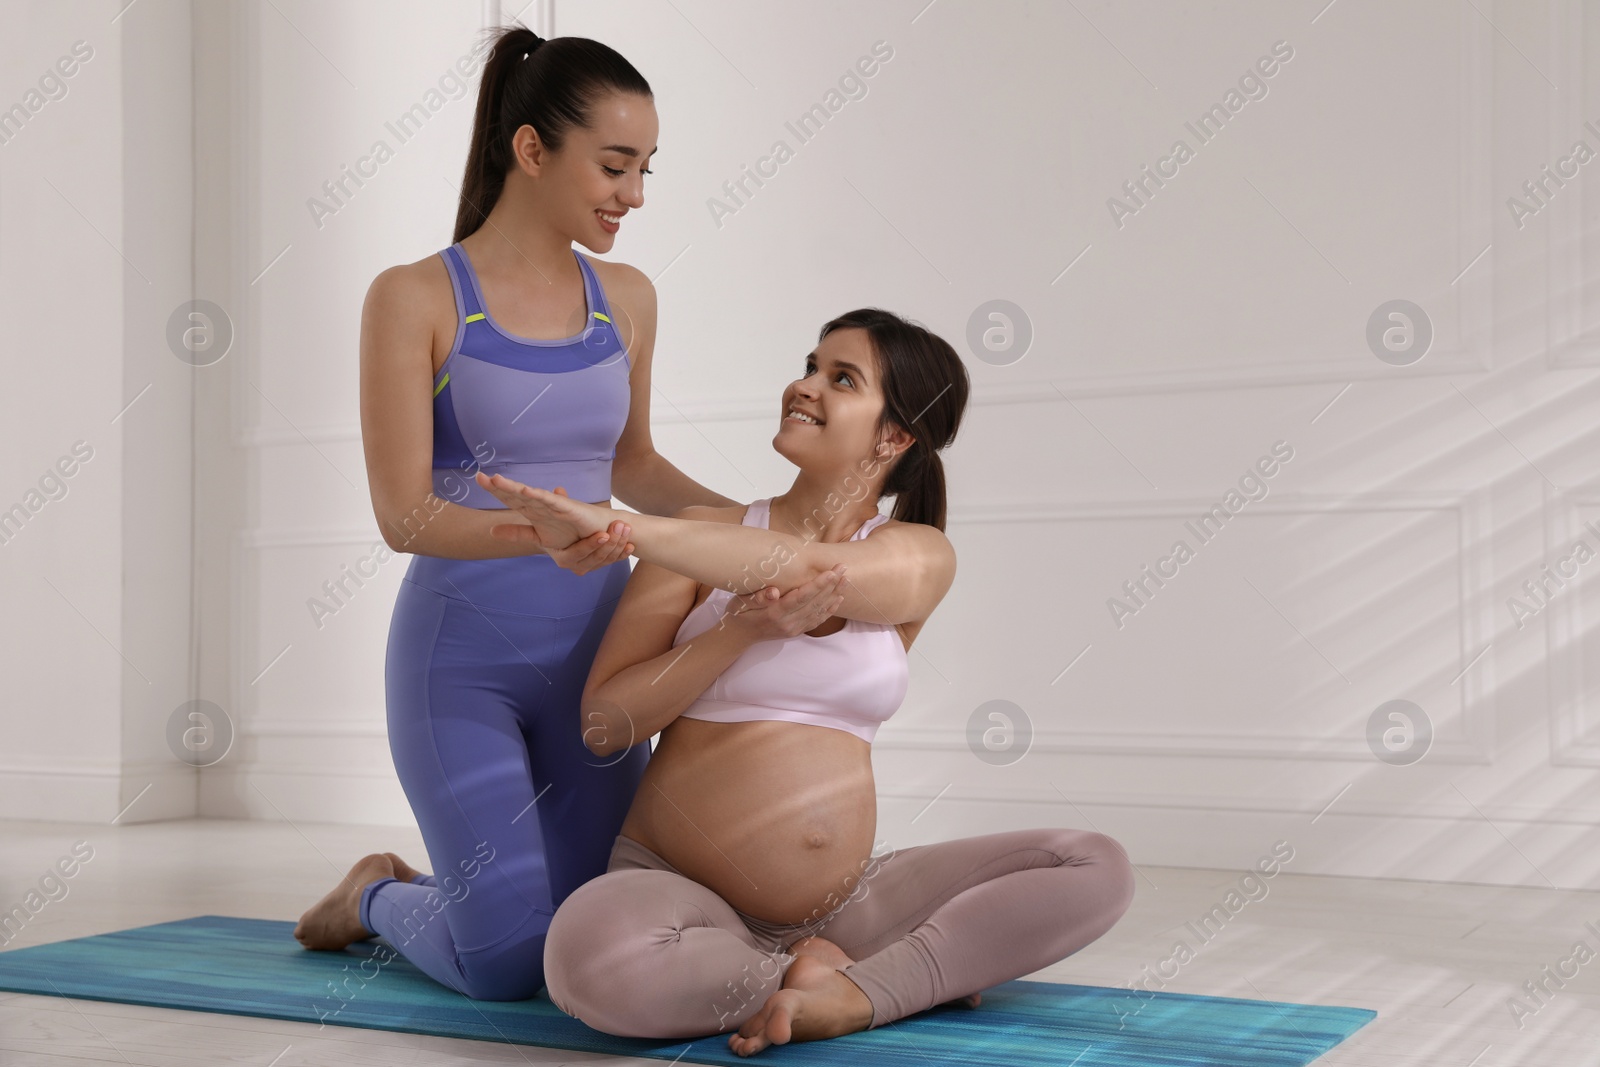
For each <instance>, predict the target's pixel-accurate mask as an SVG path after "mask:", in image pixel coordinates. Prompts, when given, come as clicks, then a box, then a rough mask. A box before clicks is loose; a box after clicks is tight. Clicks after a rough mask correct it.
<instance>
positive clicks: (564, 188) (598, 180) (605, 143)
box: [541, 92, 660, 253]
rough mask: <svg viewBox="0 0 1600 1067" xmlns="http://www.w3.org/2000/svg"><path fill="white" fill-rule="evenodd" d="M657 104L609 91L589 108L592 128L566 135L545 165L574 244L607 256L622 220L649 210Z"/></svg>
mask: <svg viewBox="0 0 1600 1067" xmlns="http://www.w3.org/2000/svg"><path fill="white" fill-rule="evenodd" d="M659 129H660V126H659V123H658V120H657V118H656V106H655V102H654V101H652V100H651V99H650V98H649V97H648V96H640V95H639V94H637V93H615V92H614V93H607V94H606V95H604V96H602V97H600V98H599V99H598V100H596V101H595V102H594V104H593V105H592V106H591V107H590V110H589V125H588V126H587V127H584V126H574V127H573V128H572V129H571V130H569V131H567V134H566V137H565V138H564V139H563V141H562V144H561V150H560V151H559V152H555V153H553V154H552V155H551V156H550V157H549V158H548V162H547V163H546V164H545V166H544V167H541V171H542V172H543V176H544V177H548V178H550V179H552V182H551V184H552V185H553V186H554V187H555V188H557V189H559V190H560V193H559V194H558V195H559V199H560V203H559V205H553V206H555V207H556V210H557V212H558V213H559V215H560V216H561V218H562V219H563V220H564V222H565V224H566V229H567V230H568V232H569V233H570V234H571V235H572V239H573V240H574V241H577V242H579V243H580V244H582V245H583V246H584V247H585V248H588V249H590V250H591V251H593V252H602V253H603V252H608V251H610V250H611V246H612V244H613V242H614V239H615V237H616V234H617V231H618V229H619V228H620V226H621V222H622V216H624V215H626V214H627V213H628V212H629V211H632V210H633V209H635V208H640V207H643V206H644V176H645V175H646V174H649V173H650V160H651V158H652V157H653V156H654V154H655V150H656V136H657V133H658V132H659Z"/></svg>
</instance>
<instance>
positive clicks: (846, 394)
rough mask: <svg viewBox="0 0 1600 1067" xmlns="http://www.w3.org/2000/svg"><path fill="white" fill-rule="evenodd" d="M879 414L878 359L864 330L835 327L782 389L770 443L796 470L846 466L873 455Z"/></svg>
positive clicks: (893, 430)
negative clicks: (776, 429) (777, 418)
mask: <svg viewBox="0 0 1600 1067" xmlns="http://www.w3.org/2000/svg"><path fill="white" fill-rule="evenodd" d="M882 412H883V389H882V382H881V381H880V379H879V377H878V358H877V354H876V353H875V352H874V351H873V349H872V341H871V339H870V337H869V336H868V334H867V331H866V330H862V329H858V328H854V327H846V328H841V329H836V330H834V331H832V332H831V333H829V334H828V336H826V337H824V338H823V339H822V340H821V341H819V342H818V343H817V347H816V348H815V349H814V350H813V351H812V352H810V353H808V354H807V355H806V357H805V368H804V373H803V375H802V376H801V377H800V378H797V379H796V380H795V381H793V382H791V383H790V384H789V386H788V387H787V388H786V389H784V391H783V411H782V412H781V414H780V418H781V420H782V421H781V422H780V424H779V428H778V434H777V436H776V437H774V438H773V439H772V447H773V448H775V449H777V450H778V453H779V454H780V455H782V456H783V457H784V458H785V459H787V460H789V462H791V463H793V464H794V465H795V466H797V467H800V468H806V467H821V468H827V467H834V466H839V467H843V466H849V465H852V464H854V463H856V462H857V461H859V460H862V459H866V458H869V457H871V456H873V455H874V454H875V449H876V448H877V446H878V444H879V440H880V438H879V434H878V419H879V416H880V415H881V414H882ZM797 415H798V416H800V417H797ZM894 432H895V428H894V427H892V426H891V427H888V428H887V433H888V434H890V435H893V434H894ZM901 433H902V434H903V431H901ZM907 440H909V438H907ZM896 450H897V451H898V449H896ZM882 458H884V459H889V458H892V457H887V456H886V457H882Z"/></svg>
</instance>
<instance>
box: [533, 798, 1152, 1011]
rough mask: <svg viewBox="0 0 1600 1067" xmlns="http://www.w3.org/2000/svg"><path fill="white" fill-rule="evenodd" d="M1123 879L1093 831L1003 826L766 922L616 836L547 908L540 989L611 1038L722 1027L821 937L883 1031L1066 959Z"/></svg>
mask: <svg viewBox="0 0 1600 1067" xmlns="http://www.w3.org/2000/svg"><path fill="white" fill-rule="evenodd" d="M1133 883H1134V874H1133V868H1132V866H1131V865H1130V864H1129V862H1128V858H1127V855H1126V854H1125V853H1124V852H1123V850H1122V846H1121V845H1119V844H1118V843H1117V842H1116V841H1115V840H1113V839H1112V838H1109V837H1106V836H1105V835H1103V834H1098V833H1093V832H1091V831H1088V830H1067V829H1037V830H1011V831H1007V832H1005V833H998V834H985V835H983V836H981V837H964V838H960V839H958V840H955V841H941V842H938V843H936V844H932V845H917V846H915V847H912V848H902V849H896V850H895V851H893V852H889V853H887V854H884V855H881V856H878V857H876V858H875V860H873V861H870V862H869V865H868V866H867V867H866V868H865V870H864V873H863V875H862V877H861V879H860V880H859V881H858V882H857V884H856V886H855V887H854V888H853V889H852V891H851V892H850V895H849V897H847V898H846V899H845V900H844V901H843V902H842V903H840V904H839V905H838V906H837V907H835V908H834V909H833V910H832V911H830V912H828V913H827V914H826V915H820V916H818V917H817V918H815V919H812V920H809V921H806V922H801V923H792V924H784V923H771V922H765V921H763V920H761V919H757V918H754V917H752V916H749V915H746V914H744V913H743V912H741V911H737V910H735V909H734V908H733V907H732V906H731V905H729V904H728V903H727V902H726V901H725V900H723V899H722V898H721V897H719V896H718V895H717V894H716V893H714V892H712V891H711V890H710V889H707V888H706V887H705V886H703V885H701V884H700V883H699V882H696V881H694V880H692V879H690V878H688V877H686V876H684V875H683V874H681V873H679V872H678V870H677V869H676V868H674V867H673V866H672V865H671V864H669V863H667V861H666V860H664V859H662V858H661V857H660V856H658V855H656V853H654V852H652V851H651V850H650V849H648V848H646V847H645V846H643V845H642V844H640V843H639V842H637V841H635V840H633V839H632V838H630V837H626V836H623V835H618V837H617V839H616V843H615V844H614V846H613V847H612V850H611V859H610V862H609V865H608V866H607V869H606V873H605V874H602V875H600V876H599V877H598V878H595V879H593V880H591V881H589V882H586V883H584V884H583V885H581V886H579V887H578V889H577V890H576V891H574V892H573V894H572V895H571V896H569V897H568V898H567V899H566V900H565V902H563V903H562V904H561V906H560V907H559V908H557V909H556V914H555V918H554V919H552V920H551V922H550V930H549V933H548V935H547V938H546V940H545V948H544V972H545V989H546V991H547V992H548V993H549V996H550V999H551V1001H552V1002H554V1004H555V1005H556V1007H558V1008H560V1009H561V1010H562V1011H564V1012H566V1013H567V1014H568V1015H571V1016H574V1017H576V1018H578V1019H580V1020H582V1021H583V1022H584V1023H587V1024H588V1025H589V1026H591V1027H593V1028H594V1029H596V1030H600V1031H603V1032H605V1033H608V1034H615V1035H618V1036H622V1037H647V1038H679V1037H701V1036H705V1035H707V1034H713V1033H722V1032H724V1031H727V1030H730V1029H736V1028H737V1027H738V1026H739V1025H740V1024H741V1023H742V1022H743V1021H744V1020H745V1019H747V1018H749V1017H750V1016H751V1015H753V1014H755V1013H756V1012H757V1011H759V1010H760V1008H761V1005H762V1004H764V1003H766V999H767V997H769V996H771V995H772V993H774V992H775V991H776V990H778V989H780V988H782V986H783V975H784V972H785V971H786V970H787V968H788V966H789V964H790V963H792V962H793V961H794V959H795V957H794V956H792V955H790V954H789V953H788V952H787V951H785V950H786V949H787V948H788V947H789V946H790V945H791V944H793V943H794V942H795V941H798V940H799V939H800V938H802V937H807V936H810V935H813V934H815V935H817V936H819V937H822V938H825V939H826V940H828V941H831V942H833V943H834V944H836V945H838V946H839V947H840V948H842V949H843V950H844V951H845V954H846V955H848V956H849V957H850V958H851V959H853V960H855V961H856V962H855V963H853V964H851V965H850V966H848V967H846V968H844V970H843V972H842V973H843V974H844V975H845V976H846V977H848V978H849V979H850V980H851V981H853V982H855V984H856V985H858V986H860V987H861V990H862V992H864V993H866V995H867V999H868V1000H870V1001H871V1002H872V1026H873V1027H879V1026H883V1025H884V1024H886V1023H890V1022H893V1021H895V1020H896V1019H902V1018H904V1017H906V1016H907V1015H911V1014H913V1013H915V1012H919V1011H923V1010H925V1009H927V1008H931V1007H933V1006H934V1005H936V1004H941V1003H944V1002H945V1001H948V1000H954V999H956V998H958V997H964V996H968V995H970V994H972V993H977V992H980V991H982V990H984V989H987V988H989V987H990V986H994V985H998V984H1000V983H1001V982H1007V981H1010V980H1011V979H1014V978H1020V977H1022V976H1023V975H1026V974H1031V973H1033V972H1034V971H1037V970H1039V969H1040V968H1043V967H1048V966H1049V965H1051V964H1053V963H1056V962H1058V961H1060V960H1063V959H1065V958H1066V957H1068V956H1070V955H1072V954H1073V953H1074V952H1077V951H1078V950H1079V949H1081V948H1083V946H1085V945H1087V944H1089V943H1090V942H1092V941H1094V940H1095V939H1096V938H1098V937H1100V936H1101V935H1102V934H1104V933H1105V932H1106V931H1107V930H1109V929H1110V928H1111V926H1112V924H1113V923H1115V922H1116V921H1117V920H1118V919H1119V918H1121V917H1122V914H1123V912H1125V911H1127V909H1128V905H1129V904H1130V903H1131V902H1132V900H1133Z"/></svg>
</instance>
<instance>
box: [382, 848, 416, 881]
mask: <svg viewBox="0 0 1600 1067" xmlns="http://www.w3.org/2000/svg"><path fill="white" fill-rule="evenodd" d="M384 855H385V856H388V857H389V862H390V863H392V864H394V876H395V877H396V878H398V879H400V880H401V881H402V882H409V881H412V880H413V879H414V878H416V877H417V875H419V874H421V873H422V872H421V871H419V870H417V869H416V868H415V867H413V866H411V864H409V863H407V862H406V861H405V860H403V859H401V858H400V857H399V856H396V855H395V854H394V853H393V852H385V853H384Z"/></svg>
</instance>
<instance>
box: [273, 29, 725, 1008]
mask: <svg viewBox="0 0 1600 1067" xmlns="http://www.w3.org/2000/svg"><path fill="white" fill-rule="evenodd" d="M656 133H657V121H656V113H655V107H654V104H653V102H652V96H651V92H650V87H649V85H648V84H647V83H646V82H645V80H644V79H643V78H642V77H641V76H640V75H639V73H638V71H636V70H635V69H634V68H633V67H632V66H631V65H630V64H629V63H628V61H627V60H625V59H624V58H623V57H622V56H620V55H618V54H617V53H616V52H615V51H613V50H612V49H610V48H608V47H606V46H605V45H603V44H600V43H599V42H596V41H591V40H586V39H583V38H570V37H564V38H556V39H554V40H551V41H543V40H542V39H541V38H539V37H538V36H536V35H535V34H533V33H532V32H531V31H529V30H527V29H526V28H523V27H515V28H511V29H507V30H504V31H503V32H501V33H500V35H499V36H498V39H497V40H496V41H495V43H494V46H493V51H492V53H491V54H490V57H489V59H488V62H487V63H486V64H485V67H484V71H483V78H482V84H481V86H480V88H479V93H478V105H477V113H476V117H475V119H474V125H473V134H472V148H471V155H470V157H469V158H468V161H467V167H466V178H465V181H464V182H463V185H462V190H461V201H460V207H459V212H458V214H457V217H456V226H455V242H454V243H453V244H452V245H451V246H450V247H449V248H446V249H445V250H444V251H442V252H441V253H439V254H438V255H437V256H429V257H428V258H427V259H424V260H421V261H419V262H416V263H412V264H409V265H406V266H400V267H394V268H391V269H389V270H386V271H384V272H383V273H382V274H381V275H379V276H378V278H377V279H376V280H375V281H374V282H373V284H372V287H371V290H370V292H369V293H368V296H367V302H366V307H365V309H364V311H363V315H362V336H361V421H362V436H363V441H364V444H365V448H366V458H367V471H368V477H369V480H370V482H371V486H372V499H373V507H374V510H375V511H376V514H377V518H378V523H379V526H380V527H381V529H382V530H383V535H384V540H385V541H387V542H388V544H389V545H390V546H391V547H392V548H394V549H395V550H396V551H404V552H411V553H414V554H415V555H414V557H413V558H412V560H411V564H410V567H409V569H408V570H407V572H406V575H405V580H404V582H403V583H402V584H401V586H400V592H399V595H398V597H397V598H396V600H395V606H394V615H393V619H392V622H391V624H390V630H389V644H388V651H387V658H386V665H385V677H384V682H385V694H386V700H387V705H388V729H389V746H390V750H391V752H392V753H393V756H394V762H395V769H396V771H397V772H398V774H399V778H400V782H401V785H402V786H403V787H404V789H405V793H406V798H407V800H409V801H410V803H411V808H412V811H413V812H414V813H415V815H416V819H417V824H418V826H419V827H420V828H421V831H422V837H423V840H424V841H425V842H426V844H427V848H428V856H429V859H430V860H431V861H432V863H433V868H434V871H435V874H434V875H423V874H419V873H418V872H417V871H416V870H414V869H412V868H411V867H409V866H408V865H406V864H405V863H404V862H403V861H401V860H400V858H399V857H398V856H395V855H393V854H391V853H385V854H374V855H371V856H367V857H366V858H364V859H362V860H361V861H360V862H358V863H357V864H356V865H355V867H354V868H353V869H352V870H351V871H350V873H349V874H348V876H347V877H346V878H345V880H344V881H343V882H342V883H341V884H340V885H338V886H337V887H335V888H334V890H333V891H332V892H330V893H329V894H328V895H327V896H326V897H325V898H324V899H323V900H322V901H321V902H320V903H319V904H317V905H316V906H315V907H313V908H312V909H310V910H309V911H307V912H306V914H305V915H304V916H302V918H301V920H300V923H299V925H298V926H297V927H296V928H295V937H296V938H298V939H299V940H300V942H301V943H302V944H303V945H305V946H306V947H307V948H316V949H342V948H344V947H345V946H346V945H348V944H349V943H351V942H352V941H356V940H361V939H365V938H369V937H372V936H373V935H382V936H383V937H385V938H387V939H388V940H389V941H390V943H391V944H392V945H393V946H394V947H395V948H396V949H397V950H398V951H399V952H400V953H401V954H402V955H404V956H405V957H406V958H407V959H409V960H410V961H411V962H412V963H414V964H415V965H416V966H417V967H418V968H420V969H421V970H422V971H424V972H425V973H426V974H428V975H429V976H431V977H432V978H434V979H435V980H437V981H439V982H442V983H443V984H445V985H447V986H449V987H450V988H452V989H455V990H457V991H459V992H461V993H463V994H465V995H467V996H469V997H473V998H478V999H486V1000H515V999H524V998H527V997H531V996H533V995H534V994H535V993H537V992H538V990H539V988H540V986H541V985H542V984H543V980H544V977H543V974H544V967H543V960H544V942H545V933H546V930H547V928H548V926H549V923H550V919H551V916H552V915H554V913H555V910H556V907H557V905H559V904H560V903H561V902H562V900H564V899H565V898H566V897H567V896H568V895H569V894H570V893H571V892H572V891H573V890H574V889H576V888H577V887H578V886H579V885H581V884H582V883H584V882H586V881H588V880H589V879H591V878H594V877H596V876H597V875H599V874H601V873H603V872H604V870H605V866H606V860H607V855H608V853H609V851H610V849H611V846H612V843H613V841H614V839H615V838H616V835H617V832H618V828H619V827H620V826H621V823H622V819H623V816H624V815H625V813H626V812H627V810H628V805H629V803H630V802H631V801H632V799H633V795H634V791H635V790H636V788H637V786H638V783H639V780H640V777H641V775H642V774H643V772H644V770H645V766H646V764H647V762H648V760H649V756H650V752H649V748H648V746H643V745H641V746H638V747H636V748H631V749H629V750H627V751H626V752H621V753H617V754H616V755H614V756H612V757H609V758H604V759H600V758H596V757H595V755H594V754H593V753H592V752H590V751H589V750H588V749H586V748H585V747H584V745H583V742H582V731H581V728H580V725H579V718H578V714H579V702H580V698H581V695H582V690H583V684H584V680H585V679H586V678H587V677H588V675H589V670H590V665H591V663H592V661H593V659H594V654H595V649H596V647H597V646H598V644H599V641H600V637H601V635H602V634H603V633H604V632H605V629H606V624H607V623H608V622H609V621H610V619H611V614H612V612H613V611H614V610H615V608H616V604H617V599H618V597H620V596H621V595H622V590H623V587H624V585H625V584H626V583H627V580H628V575H629V565H628V561H627V552H626V539H627V524H626V523H625V522H621V521H619V522H617V523H615V524H612V525H610V527H609V528H608V529H607V530H605V531H592V532H591V533H590V534H589V535H587V536H586V537H585V538H584V539H583V540H579V541H576V542H575V543H573V544H572V545H570V546H569V547H566V548H559V549H552V550H550V551H549V552H544V551H543V550H542V549H541V547H540V546H539V544H538V543H537V541H533V540H522V541H518V542H509V541H506V540H504V539H503V538H497V537H494V536H491V534H490V532H489V531H490V528H491V527H492V526H495V525H497V524H503V523H506V522H508V521H512V522H515V521H520V520H519V519H518V518H517V517H516V516H515V514H514V513H510V512H507V511H506V510H505V509H504V508H503V507H502V506H501V505H500V504H499V502H498V501H496V500H495V498H494V497H493V496H492V495H490V494H489V493H487V492H485V491H484V490H482V489H481V488H479V487H478V485H477V484H475V483H474V481H473V475H474V473H476V472H477V471H480V470H482V471H491V472H503V473H505V474H508V475H511V476H512V477H514V478H516V479H518V480H519V481H520V482H525V483H528V484H530V485H536V486H540V487H543V488H547V489H554V488H556V487H558V486H559V487H564V490H565V492H566V493H567V494H570V495H571V497H572V498H573V499H575V500H578V501H590V502H593V503H594V504H596V505H606V504H609V503H610V501H611V496H612V493H613V492H615V494H616V495H617V496H618V497H620V498H621V499H622V500H623V501H624V502H626V503H627V504H628V505H629V506H630V507H633V508H636V509H638V510H639V511H640V512H644V513H649V514H663V515H670V514H672V513H674V512H676V511H678V510H680V509H682V508H684V507H686V506H689V505H693V504H707V505H729V504H733V503H734V501H732V500H730V499H729V498H727V497H724V496H721V495H719V494H717V493H714V492H712V491H710V490H709V489H706V488H705V487H703V486H701V485H699V484H697V483H696V482H695V481H693V480H692V479H690V478H689V477H687V476H686V475H684V474H683V473H682V472H681V471H679V470H678V469H677V468H676V467H674V466H673V465H672V464H671V463H669V462H668V461H667V460H666V459H664V458H662V457H661V456H660V455H658V454H657V453H656V451H655V448H654V446H653V444H652V443H651V438H650V407H649V401H650V356H651V350H652V347H653V344H654V334H655V292H654V289H653V288H652V286H651V284H650V281H649V280H648V279H647V278H646V277H645V276H644V275H643V274H642V273H641V272H639V271H638V270H636V269H634V268H633V267H630V266H626V265H624V264H620V263H607V262H604V261H599V260H596V261H591V260H590V259H589V258H588V257H586V256H584V255H582V254H581V253H579V252H577V251H576V250H575V249H574V248H573V247H572V246H573V244H574V243H577V244H580V245H583V246H584V247H586V248H589V249H591V250H593V251H595V252H606V251H609V250H610V249H611V247H612V242H613V239H614V236H615V235H616V233H617V231H618V228H619V224H620V220H621V219H622V218H623V216H624V215H626V214H627V213H628V212H629V211H630V210H633V209H635V208H638V207H640V206H642V205H643V203H644V177H643V176H644V175H645V174H648V173H649V171H648V170H646V169H645V167H646V164H647V163H648V161H649V159H650V156H651V153H652V152H654V151H655V145H656Z"/></svg>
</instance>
